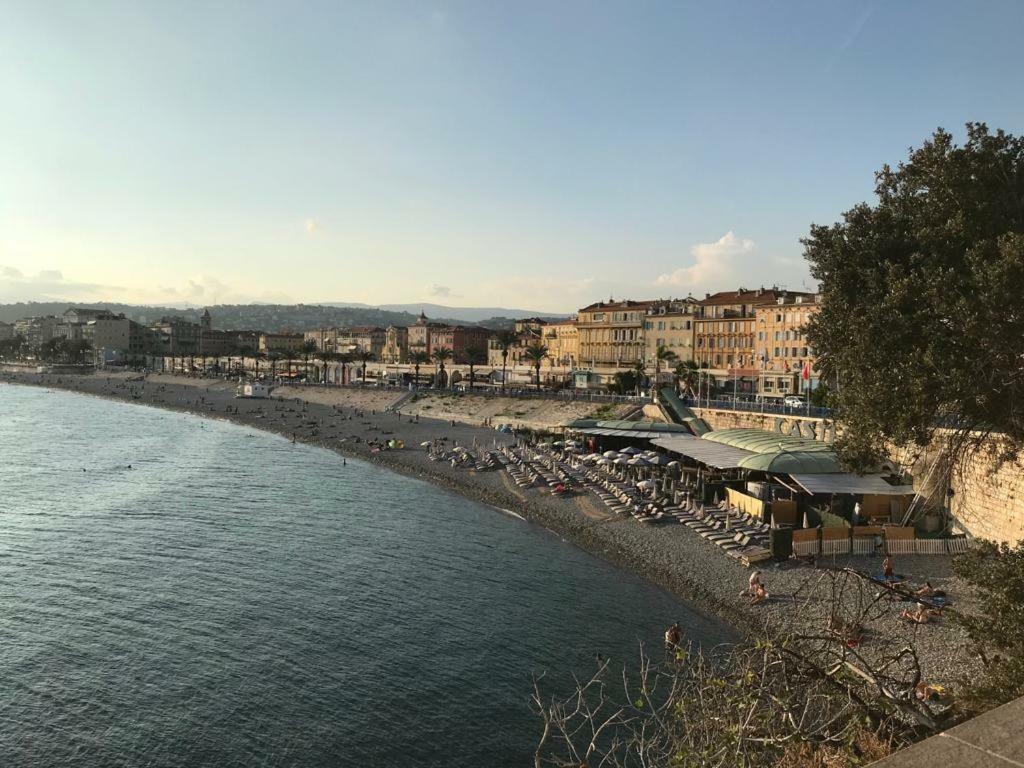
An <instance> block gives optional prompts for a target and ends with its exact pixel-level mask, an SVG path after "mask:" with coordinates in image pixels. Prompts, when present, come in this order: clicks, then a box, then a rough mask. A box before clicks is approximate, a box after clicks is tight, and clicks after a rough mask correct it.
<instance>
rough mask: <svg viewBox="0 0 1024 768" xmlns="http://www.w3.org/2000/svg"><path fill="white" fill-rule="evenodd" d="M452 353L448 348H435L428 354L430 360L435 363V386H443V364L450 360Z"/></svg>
mask: <svg viewBox="0 0 1024 768" xmlns="http://www.w3.org/2000/svg"><path fill="white" fill-rule="evenodd" d="M451 357H452V351H451V350H450V349H448V347H437V348H435V349H434V350H433V351H432V352H431V353H430V358H431V359H432V360H433V361H434V362H435V363H437V386H438V388H439V389H440V388H441V387H443V386H444V362H445V360H450V359H451Z"/></svg>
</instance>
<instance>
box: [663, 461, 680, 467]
mask: <svg viewBox="0 0 1024 768" xmlns="http://www.w3.org/2000/svg"><path fill="white" fill-rule="evenodd" d="M665 466H666V467H678V466H679V462H678V461H670V462H669V463H668V464H666V465H665Z"/></svg>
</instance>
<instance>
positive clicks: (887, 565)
mask: <svg viewBox="0 0 1024 768" xmlns="http://www.w3.org/2000/svg"><path fill="white" fill-rule="evenodd" d="M882 576H884V577H885V580H886V581H894V580H895V579H896V573H895V571H894V570H893V567H892V557H890V556H889V555H886V556H885V559H884V560H883V561H882Z"/></svg>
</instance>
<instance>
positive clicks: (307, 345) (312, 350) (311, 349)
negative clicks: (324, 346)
mask: <svg viewBox="0 0 1024 768" xmlns="http://www.w3.org/2000/svg"><path fill="white" fill-rule="evenodd" d="M318 349H319V347H318V346H317V345H316V342H315V341H313V340H312V339H310V340H309V341H307V342H304V343H303V345H302V346H301V347H299V352H300V353H301V355H302V361H303V363H305V367H306V381H309V358H310V357H312V356H313V355H315V354H316V351H317V350H318Z"/></svg>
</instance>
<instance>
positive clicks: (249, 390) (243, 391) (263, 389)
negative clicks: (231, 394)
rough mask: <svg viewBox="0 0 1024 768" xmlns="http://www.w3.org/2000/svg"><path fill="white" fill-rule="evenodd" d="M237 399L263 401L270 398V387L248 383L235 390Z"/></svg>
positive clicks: (257, 383) (255, 382)
mask: <svg viewBox="0 0 1024 768" xmlns="http://www.w3.org/2000/svg"><path fill="white" fill-rule="evenodd" d="M235 397H246V398H255V399H258V400H262V399H263V398H266V397H270V387H268V386H267V385H266V384H261V383H260V382H258V381H247V382H244V383H242V384H239V385H238V388H237V389H235Z"/></svg>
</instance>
